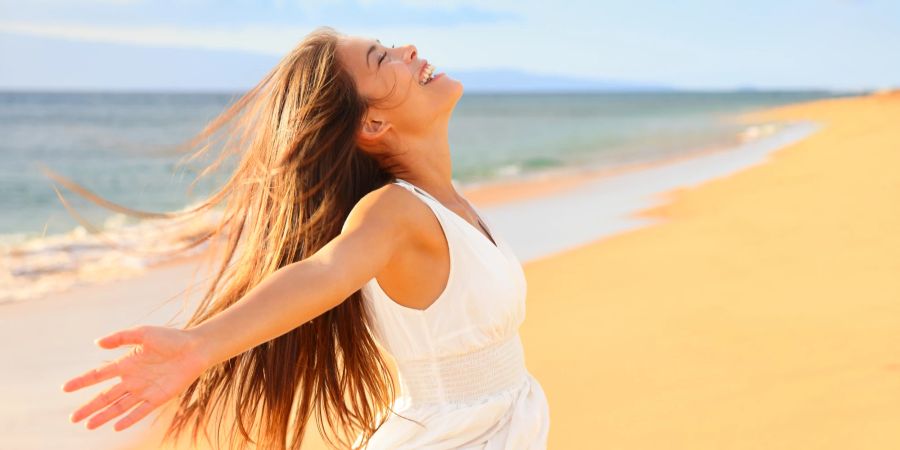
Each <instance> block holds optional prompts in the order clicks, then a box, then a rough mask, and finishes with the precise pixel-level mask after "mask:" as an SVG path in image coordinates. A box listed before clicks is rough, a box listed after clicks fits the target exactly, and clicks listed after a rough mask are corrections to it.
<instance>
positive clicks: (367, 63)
mask: <svg viewBox="0 0 900 450" xmlns="http://www.w3.org/2000/svg"><path fill="white" fill-rule="evenodd" d="M375 42H377V43H379V44H381V41H380V40H378V39H375ZM373 51H375V45H374V44H372V46H371V47H369V51H367V52H366V67H369V56H370V55H371V54H372V52H373Z"/></svg>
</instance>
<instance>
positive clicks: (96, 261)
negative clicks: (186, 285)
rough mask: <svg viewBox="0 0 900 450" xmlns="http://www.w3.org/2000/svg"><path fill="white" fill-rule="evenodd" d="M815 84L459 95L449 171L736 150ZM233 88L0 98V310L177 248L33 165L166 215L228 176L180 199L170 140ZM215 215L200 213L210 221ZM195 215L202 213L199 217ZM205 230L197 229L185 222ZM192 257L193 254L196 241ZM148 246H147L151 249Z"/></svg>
mask: <svg viewBox="0 0 900 450" xmlns="http://www.w3.org/2000/svg"><path fill="white" fill-rule="evenodd" d="M829 96H831V94H828V93H822V92H818V93H817V92H752V93H751V92H748V93H631V94H594V93H591V94H528V95H525V94H497V95H486V94H480V95H473V94H466V95H464V96H463V98H462V99H461V100H460V102H459V104H458V105H457V108H456V110H455V111H454V114H453V117H452V119H451V122H450V145H451V153H452V158H453V177H454V179H455V180H456V181H457V183H458V184H460V185H461V186H462V188H463V189H465V188H466V186H467V185H474V184H479V183H484V182H492V181H499V180H503V179H506V178H519V177H528V176H532V175H535V174H540V173H542V172H546V171H558V170H562V171H566V170H572V169H581V168H587V167H600V166H615V165H619V164H623V163H630V162H638V161H648V160H654V159H659V158H664V157H669V156H673V155H678V154H681V153H684V152H688V151H694V150H698V149H704V148H708V147H723V146H731V145H736V144H738V143H742V142H745V141H746V140H748V139H755V138H757V137H759V136H762V135H766V134H771V133H772V132H775V131H777V130H778V129H779V127H781V126H782V124H746V123H744V124H740V123H737V122H736V121H734V120H732V118H733V117H734V116H735V115H736V114H739V113H743V112H746V111H750V110H754V109H758V108H763V107H769V106H775V105H780V104H785V103H792V102H797V101H803V100H810V99H817V98H823V97H829ZM235 98H236V95H232V94H221V95H214V94H112V93H92V94H87V93H0V210H2V211H3V213H2V215H0V287H2V289H0V304H2V303H3V302H9V301H18V300H23V299H28V298H34V297H39V296H40V295H42V294H45V293H48V292H51V291H55V290H59V289H65V288H67V287H71V286H73V285H76V284H82V283H90V282H94V281H97V280H108V279H114V278H121V277H127V276H131V274H136V273H140V272H141V271H142V270H144V269H146V268H147V267H149V266H152V265H153V264H155V263H156V262H158V261H160V260H161V259H163V258H162V256H161V254H160V253H159V251H161V250H163V249H164V248H166V247H167V246H170V245H178V240H179V239H181V238H182V237H183V236H184V234H183V233H184V232H185V231H187V232H188V233H189V232H190V230H185V229H184V228H182V227H180V225H178V224H174V223H171V222H166V221H144V222H140V223H137V222H136V221H135V220H134V219H133V218H130V217H126V216H123V215H121V214H115V213H110V212H109V211H107V210H105V209H102V208H100V207H98V206H96V205H94V204H93V203H90V202H88V201H87V200H83V199H82V198H81V197H79V196H77V195H76V194H74V193H71V192H68V191H66V190H65V188H61V189H62V191H63V193H64V194H65V196H66V199H67V200H68V201H69V202H70V203H71V204H72V206H74V207H75V208H76V211H77V212H78V213H79V214H80V215H82V216H84V217H85V218H86V219H87V220H88V221H90V222H91V223H92V224H93V225H95V226H98V227H99V228H101V229H103V230H104V233H91V232H89V231H88V230H86V229H85V228H83V227H81V226H79V225H78V222H77V221H76V220H75V219H73V217H72V216H70V215H69V212H68V211H67V210H66V209H65V207H64V206H63V205H62V203H61V201H60V200H59V199H58V198H57V196H56V193H55V192H54V190H53V188H52V183H51V182H50V180H49V179H48V178H46V176H45V175H44V174H43V173H42V172H41V171H40V169H39V167H40V165H45V166H47V167H49V168H50V169H52V170H54V171H56V172H59V173H61V174H63V175H65V176H67V177H69V178H72V179H74V180H76V181H78V182H80V183H81V184H83V185H85V186H86V187H87V188H88V189H90V190H92V191H93V192H95V193H97V194H100V195H102V196H104V197H106V198H108V199H110V200H112V201H115V202H118V203H120V204H123V205H126V206H129V207H132V208H136V209H142V210H149V211H171V210H177V209H180V208H183V207H185V206H187V205H189V204H191V203H195V202H196V201H197V200H199V199H201V198H202V197H203V196H204V195H205V194H207V193H208V192H209V191H210V190H211V189H212V188H214V187H215V186H217V185H219V184H220V183H222V182H223V181H224V180H225V179H226V177H227V175H228V173H227V167H225V168H224V169H225V170H222V171H219V172H217V173H215V174H214V175H213V176H211V177H209V178H208V179H205V180H204V181H203V182H202V183H200V184H199V185H198V187H197V188H196V189H195V190H194V191H193V193H192V195H188V194H187V192H186V188H187V186H188V184H189V183H190V182H191V181H192V180H193V179H194V176H195V173H193V172H192V170H196V169H197V168H199V167H202V166H200V165H194V166H188V167H181V168H178V167H177V166H176V163H177V162H178V161H179V159H180V158H181V157H183V156H184V154H179V153H174V152H173V151H172V150H171V149H170V148H171V146H174V145H176V144H179V143H181V142H183V140H185V139H187V138H189V137H191V136H192V135H194V134H195V133H197V132H198V131H200V130H201V129H202V128H203V126H204V125H205V124H206V123H207V121H209V120H210V119H212V118H213V117H215V116H216V115H217V114H218V113H219V112H221V111H222V110H223V108H224V107H225V106H226V105H227V104H228V103H229V102H230V101H232V100H233V99H235ZM215 213H216V212H215V211H214V212H212V213H211V214H210V216H209V217H204V218H203V221H207V222H206V223H207V225H208V224H210V223H213V222H214V221H215V219H216V214H215ZM201 222H202V221H201ZM196 225H197V226H199V227H201V228H202V226H203V223H198V224H196ZM196 250H197V251H202V247H198V248H197V249H196ZM154 252H156V253H154Z"/></svg>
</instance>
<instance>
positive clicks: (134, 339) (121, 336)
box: [94, 326, 144, 348]
mask: <svg viewBox="0 0 900 450" xmlns="http://www.w3.org/2000/svg"><path fill="white" fill-rule="evenodd" d="M143 341H144V327H142V326H141V327H136V328H129V329H127V330H122V331H117V332H115V333H113V334H109V335H106V336H103V337H102V338H98V339H96V340H95V341H94V343H96V344H97V345H99V346H100V347H103V348H116V347H119V346H121V345H127V344H132V345H137V344H140V343H142V342H143Z"/></svg>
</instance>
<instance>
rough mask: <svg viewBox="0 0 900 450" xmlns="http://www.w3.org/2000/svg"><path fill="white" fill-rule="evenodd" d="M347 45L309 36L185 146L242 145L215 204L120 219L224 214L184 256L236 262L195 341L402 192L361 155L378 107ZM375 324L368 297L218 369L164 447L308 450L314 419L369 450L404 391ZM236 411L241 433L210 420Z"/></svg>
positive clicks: (215, 288)
mask: <svg viewBox="0 0 900 450" xmlns="http://www.w3.org/2000/svg"><path fill="white" fill-rule="evenodd" d="M339 36H340V35H339V33H337V32H336V31H335V30H334V29H332V28H330V27H320V28H317V29H316V30H314V31H313V32H311V33H310V34H308V35H307V36H306V37H305V38H304V39H303V40H302V41H301V42H300V43H299V44H298V45H297V46H296V47H295V48H294V49H293V50H292V51H291V52H290V53H288V54H287V55H286V56H285V57H284V58H283V59H282V60H281V61H280V62H279V63H278V64H277V65H276V66H275V67H274V68H273V69H272V70H271V71H270V72H269V73H268V74H267V75H266V76H265V77H264V78H263V79H262V80H261V81H260V82H259V83H258V84H257V85H256V86H254V87H253V88H252V89H250V90H249V91H247V92H246V93H245V94H243V95H242V96H241V97H240V98H239V99H238V100H237V101H235V102H233V103H232V104H231V105H230V106H229V107H228V108H227V109H225V111H224V112H223V113H222V114H220V115H219V116H218V117H216V118H215V119H213V120H212V121H211V122H210V123H209V124H208V125H207V126H206V127H205V128H204V129H203V130H202V131H201V132H200V133H199V134H198V135H196V136H195V137H193V138H192V139H190V140H189V141H188V142H187V143H186V145H188V146H189V147H191V148H194V147H196V146H197V145H198V143H200V142H204V141H205V142H206V144H205V145H203V146H202V147H201V148H200V149H199V150H197V151H196V152H195V153H194V154H193V156H191V159H192V160H193V159H196V158H197V157H199V156H200V155H202V154H204V153H206V152H208V149H209V148H210V144H209V140H208V138H210V137H212V136H213V135H214V134H215V133H216V132H217V131H219V130H226V131H229V132H230V133H228V134H229V135H230V134H238V133H237V131H238V130H239V131H240V140H239V142H237V144H236V145H235V144H234V143H233V142H232V139H228V140H227V144H226V146H225V147H224V149H223V151H222V153H221V155H220V156H219V157H218V158H217V159H216V160H215V161H214V162H213V163H211V164H210V165H209V166H208V167H206V168H205V169H204V170H203V171H202V172H201V173H200V175H199V176H198V179H199V178H200V177H202V176H204V175H206V174H207V173H209V172H210V171H212V170H214V169H215V168H216V167H218V166H219V165H220V164H221V163H222V162H223V161H224V159H225V158H226V157H228V156H229V155H230V154H232V153H234V154H237V155H238V156H239V161H238V162H237V166H236V169H235V170H234V172H233V174H231V176H230V178H229V179H228V180H227V182H225V183H224V185H223V186H222V187H221V188H220V189H218V190H216V191H215V192H214V193H213V194H212V195H210V196H209V197H208V198H207V199H206V200H205V201H204V202H202V203H201V204H199V205H198V206H196V207H194V208H191V209H188V210H184V211H178V212H173V213H147V212H138V211H136V210H131V209H127V208H124V207H118V208H117V209H118V210H120V211H124V212H126V213H129V214H133V215H139V216H142V217H169V218H173V217H183V216H189V215H198V214H200V213H202V212H205V211H207V210H209V209H210V208H212V207H214V206H216V205H219V204H221V203H224V205H225V208H224V213H223V216H222V219H221V221H220V222H219V223H218V224H217V226H215V227H213V228H211V229H209V230H207V231H206V232H205V233H203V234H201V235H200V236H197V237H196V238H195V239H194V240H193V241H192V242H190V244H189V245H186V246H185V247H184V248H183V249H182V250H187V249H189V248H193V247H195V246H197V245H200V244H202V243H203V242H209V243H210V244H215V243H217V242H219V241H222V242H221V243H219V244H220V245H222V248H223V249H224V252H223V253H222V260H221V265H220V266H218V270H217V271H216V272H215V276H214V277H213V278H212V281H211V283H210V284H209V287H208V290H207V291H206V292H205V295H204V296H203V298H202V300H201V301H200V303H199V306H198V308H197V310H196V311H195V312H194V313H193V315H192V316H191V317H190V319H189V320H188V322H187V324H186V325H185V328H191V327H193V326H196V325H198V324H200V323H202V322H204V321H206V320H207V319H210V318H211V317H213V316H215V315H216V314H218V313H220V312H222V311H223V310H225V309H227V308H228V307H229V306H231V305H232V304H234V303H236V302H237V301H238V300H239V299H241V297H242V296H244V295H245V294H246V293H247V292H248V291H250V290H251V289H252V288H253V287H254V286H256V285H258V284H259V283H260V282H261V281H263V279H265V278H266V277H267V276H269V275H270V274H272V273H273V272H275V271H276V270H278V269H279V268H281V267H283V266H286V265H288V264H291V263H294V262H297V261H300V260H303V259H305V258H307V257H309V256H311V255H313V254H314V253H315V252H316V251H318V250H319V249H320V248H322V247H323V246H324V245H325V244H326V243H328V242H329V241H330V240H332V239H333V238H335V237H336V236H337V235H338V234H340V232H341V228H342V225H343V223H344V221H345V220H346V218H347V216H348V214H349V212H350V210H351V209H352V208H353V206H354V205H355V204H356V203H357V201H359V199H361V198H362V197H363V196H364V195H366V194H367V193H369V192H371V191H373V190H375V189H377V188H379V187H381V186H383V185H385V184H386V183H388V182H390V181H393V180H394V179H395V178H394V176H393V175H392V174H391V173H390V172H389V171H388V170H387V169H386V168H385V167H384V164H383V161H382V164H379V161H376V159H375V158H373V157H372V156H371V155H369V154H367V153H365V152H363V151H361V149H360V148H359V147H358V146H357V143H356V139H355V136H356V133H357V132H358V130H359V127H360V126H361V124H362V120H363V118H364V114H365V111H366V108H367V107H368V105H370V104H372V103H371V102H372V101H373V100H371V99H365V98H363V97H362V96H361V95H360V94H359V92H358V90H357V87H356V85H355V83H354V80H353V78H352V77H351V75H350V74H349V72H348V71H347V70H346V68H344V67H343V66H342V65H341V64H340V61H339V60H338V58H337V55H336V45H337V40H338V37H339ZM229 125H233V126H229ZM195 182H196V180H195ZM69 185H71V183H69ZM108 204H109V203H107V205H108ZM220 236H221V237H222V238H223V239H216V238H217V237H220ZM359 256H360V257H361V258H363V257H365V255H359ZM297 289H298V290H302V289H304V287H303V286H297ZM367 320H368V316H367V314H365V310H364V303H363V301H362V297H361V293H360V291H357V292H355V293H354V294H352V295H351V296H350V297H349V298H347V299H346V300H345V301H343V302H341V303H340V304H339V305H338V306H336V307H334V308H332V309H331V310H329V311H327V312H325V313H323V314H322V315H320V316H318V317H316V318H314V319H313V320H310V321H309V322H307V323H304V324H302V325H300V326H298V327H297V328H295V329H294V330H292V331H290V332H288V333H286V334H284V335H282V336H280V337H278V338H276V339H273V340H271V341H269V342H266V343H263V344H261V345H259V346H257V347H255V348H252V349H250V350H248V351H246V352H244V353H242V354H240V355H237V356H235V357H233V358H231V359H229V360H227V361H224V362H222V363H220V364H217V365H216V366H214V367H212V368H210V369H209V370H207V371H206V372H205V373H203V374H202V375H201V376H200V377H199V378H198V379H197V380H195V381H194V382H193V383H192V384H191V385H190V386H189V387H188V388H187V389H186V390H185V391H184V392H183V393H181V394H180V397H179V398H178V410H177V411H176V413H175V416H174V418H173V420H172V422H171V423H170V424H169V426H168V428H167V430H166V433H165V436H164V440H169V439H174V440H176V441H177V440H178V437H179V436H180V435H181V434H182V433H183V432H184V431H186V429H188V428H193V433H192V437H193V438H192V442H193V443H195V444H196V442H197V435H198V432H199V431H200V430H203V431H204V434H205V435H206V436H207V438H209V435H208V425H209V423H210V422H214V423H215V424H216V425H217V431H216V439H217V440H216V442H218V438H219V432H220V431H221V430H220V428H221V426H222V425H223V424H233V425H234V426H236V428H237V430H234V429H229V430H227V435H228V437H229V438H232V439H230V444H229V448H230V447H231V444H238V445H239V447H240V448H245V447H246V446H247V444H248V443H252V444H254V445H255V446H256V448H262V449H287V448H291V449H299V448H300V447H301V443H302V441H303V438H304V436H305V433H306V431H307V426H308V422H309V419H310V418H311V417H312V415H313V414H315V417H316V420H317V422H318V424H319V431H320V434H321V435H322V436H323V438H324V439H325V440H326V443H327V444H328V445H330V446H332V447H336V448H351V447H352V448H357V446H358V447H359V448H362V447H364V446H365V444H366V443H367V442H368V441H369V438H370V437H371V436H372V434H373V433H374V432H375V431H376V430H377V429H378V428H380V426H381V425H382V424H383V423H384V420H385V419H386V415H387V414H386V411H388V410H390V405H391V404H392V403H393V401H394V399H395V392H394V389H395V388H394V384H393V377H392V375H391V372H390V371H389V367H388V365H387V364H386V362H385V360H384V359H383V357H382V355H381V353H380V352H379V349H378V347H377V345H376V342H375V341H374V339H373V336H372V335H371V333H370V330H371V327H370V324H368V323H367ZM225 410H231V411H232V412H233V416H234V418H235V419H236V420H234V421H229V420H222V419H221V418H219V419H217V420H214V421H212V420H210V419H212V417H211V416H212V415H213V412H214V411H218V412H220V413H222V412H224V411H225ZM326 426H327V430H326V429H325V428H324V427H326ZM354 441H356V443H354ZM216 448H219V447H218V445H217V446H216Z"/></svg>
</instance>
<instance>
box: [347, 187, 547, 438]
mask: <svg viewBox="0 0 900 450" xmlns="http://www.w3.org/2000/svg"><path fill="white" fill-rule="evenodd" d="M395 184H398V185H399V186H402V187H404V188H406V189H407V190H409V191H410V192H412V193H413V194H415V195H416V196H417V197H419V198H420V199H421V200H422V201H423V202H425V204H426V205H428V206H429V207H430V208H431V210H432V211H433V212H434V214H435V216H436V217H437V219H438V221H439V222H440V225H441V227H442V229H443V231H444V235H445V236H446V239H447V242H448V246H449V249H450V274H449V279H448V281H447V286H446V288H445V289H444V291H443V292H442V293H441V294H440V295H439V296H438V298H437V299H436V300H435V301H434V303H433V304H431V306H429V307H428V308H427V309H424V310H419V309H414V308H409V307H406V306H403V305H400V304H399V303H397V302H395V301H394V300H392V299H391V298H390V297H388V295H387V294H386V293H385V292H384V291H383V290H382V289H381V287H380V286H379V284H378V281H377V280H376V279H375V278H372V279H371V280H369V281H368V282H367V283H366V284H365V285H364V286H363V288H362V295H363V299H364V303H365V305H366V310H367V314H370V315H372V319H373V320H372V323H373V324H374V329H373V330H372V333H373V335H374V336H375V339H376V340H377V341H378V342H379V344H380V345H381V346H382V347H384V348H385V349H386V350H387V351H388V352H389V353H390V354H391V355H392V356H393V358H394V360H395V362H396V367H397V374H398V376H399V380H398V381H399V384H400V392H399V394H398V397H397V399H396V402H395V403H394V405H393V409H394V411H395V412H396V414H394V413H389V414H390V415H389V417H388V419H387V422H385V424H384V425H382V427H381V428H379V429H378V430H377V431H376V433H375V435H374V436H373V437H372V439H371V440H370V441H369V445H368V446H367V447H366V449H368V450H388V449H390V450H399V449H422V450H439V449H486V450H499V449H504V450H521V449H546V447H547V436H548V432H549V428H550V411H549V405H548V402H547V398H546V396H545V394H544V391H543V389H542V388H541V385H540V383H539V382H538V381H537V380H536V379H535V378H534V377H533V376H532V375H531V374H530V373H529V372H528V370H527V369H526V367H525V358H524V352H523V348H522V343H521V340H520V339H519V333H518V329H519V326H520V325H521V324H522V322H523V321H524V320H525V290H526V284H525V274H524V272H523V271H522V265H521V263H520V262H519V260H518V259H517V258H516V256H515V254H514V253H513V252H512V250H511V249H510V248H509V246H508V245H507V243H506V242H505V241H504V240H503V238H501V237H500V236H498V235H497V234H495V233H494V230H493V226H492V225H491V224H490V223H489V222H487V223H486V222H485V220H484V218H483V217H482V223H483V224H484V225H485V227H486V228H487V231H488V233H489V234H490V235H491V236H492V237H493V239H494V241H495V242H496V243H497V244H498V245H499V247H498V246H495V245H494V244H493V243H492V242H491V241H490V239H488V238H487V237H486V236H485V235H484V234H483V233H482V232H480V231H479V230H477V229H476V228H475V227H474V226H473V225H472V224H471V223H469V222H468V221H466V220H465V219H463V218H462V217H461V216H459V215H458V214H456V213H455V212H453V211H451V210H450V209H448V208H447V207H445V206H443V204H441V203H440V202H438V201H437V200H436V199H435V198H434V197H432V196H431V195H430V194H428V193H427V192H425V191H424V190H422V189H420V188H419V187H417V186H414V185H413V184H412V183H409V182H407V181H406V180H402V179H397V181H395ZM473 208H474V207H473ZM478 215H479V216H481V214H480V213H479V214H478ZM400 416H403V417H400ZM404 417H405V418H404ZM406 418H409V419H413V420H415V421H418V422H420V423H421V425H420V424H418V423H415V422H413V421H411V420H407V419H406ZM358 443H359V441H357V445H358Z"/></svg>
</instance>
